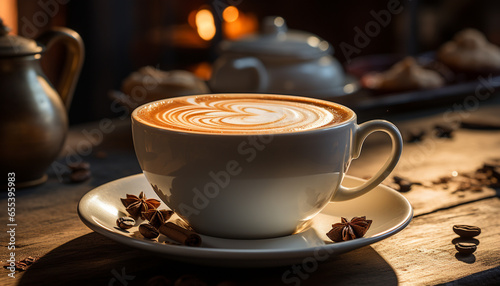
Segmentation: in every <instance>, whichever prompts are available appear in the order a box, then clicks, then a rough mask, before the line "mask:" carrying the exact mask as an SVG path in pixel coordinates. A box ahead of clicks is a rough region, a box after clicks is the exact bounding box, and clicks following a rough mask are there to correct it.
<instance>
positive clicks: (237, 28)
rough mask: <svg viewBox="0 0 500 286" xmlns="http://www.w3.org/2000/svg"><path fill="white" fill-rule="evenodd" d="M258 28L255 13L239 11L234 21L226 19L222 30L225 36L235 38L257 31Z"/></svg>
mask: <svg viewBox="0 0 500 286" xmlns="http://www.w3.org/2000/svg"><path fill="white" fill-rule="evenodd" d="M226 9H227V8H226ZM235 9H236V8H235ZM225 11H226V10H224V12H225ZM223 17H224V16H223ZM224 19H225V18H224ZM257 29H258V19H257V17H256V16H255V15H253V14H248V13H243V12H238V17H237V18H236V19H235V20H234V21H232V22H228V21H226V20H225V21H224V22H223V23H222V32H223V34H224V37H225V38H227V39H230V40H235V39H238V38H240V37H242V36H244V35H248V34H252V33H254V32H255V31H257Z"/></svg>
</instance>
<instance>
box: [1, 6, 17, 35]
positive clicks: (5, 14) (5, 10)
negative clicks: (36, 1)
mask: <svg viewBox="0 0 500 286" xmlns="http://www.w3.org/2000/svg"><path fill="white" fill-rule="evenodd" d="M0 18H2V20H3V22H4V25H6V26H8V27H10V28H11V29H12V31H11V33H12V34H17V1H16V0H0Z"/></svg>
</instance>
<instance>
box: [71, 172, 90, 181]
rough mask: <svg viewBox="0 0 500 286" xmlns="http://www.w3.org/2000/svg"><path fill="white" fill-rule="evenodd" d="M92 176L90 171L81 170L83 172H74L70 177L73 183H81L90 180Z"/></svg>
mask: <svg viewBox="0 0 500 286" xmlns="http://www.w3.org/2000/svg"><path fill="white" fill-rule="evenodd" d="M90 175H91V173H90V170H85V169H81V170H77V171H73V172H72V173H71V174H70V175H69V179H70V180H71V182H73V183H81V182H83V181H86V180H88V179H89V178H90Z"/></svg>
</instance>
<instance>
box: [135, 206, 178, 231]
mask: <svg viewBox="0 0 500 286" xmlns="http://www.w3.org/2000/svg"><path fill="white" fill-rule="evenodd" d="M173 214H174V212H173V211H171V210H157V209H149V210H147V211H146V212H143V213H142V215H143V216H144V217H145V218H146V219H147V220H148V221H149V224H150V225H152V226H154V227H156V228H159V227H160V226H161V225H162V224H164V223H165V222H166V221H167V220H168V219H169V218H170V217H171V216H172V215H173Z"/></svg>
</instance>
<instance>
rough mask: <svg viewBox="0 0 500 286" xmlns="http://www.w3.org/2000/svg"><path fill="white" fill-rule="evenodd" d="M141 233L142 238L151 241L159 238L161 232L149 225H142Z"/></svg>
mask: <svg viewBox="0 0 500 286" xmlns="http://www.w3.org/2000/svg"><path fill="white" fill-rule="evenodd" d="M139 232H140V233H141V234H142V236H144V237H145V238H149V239H153V238H157V237H158V236H159V235H160V232H158V230H157V229H156V228H155V227H154V226H152V225H150V224H149V223H143V224H141V225H140V226H139Z"/></svg>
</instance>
